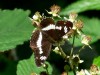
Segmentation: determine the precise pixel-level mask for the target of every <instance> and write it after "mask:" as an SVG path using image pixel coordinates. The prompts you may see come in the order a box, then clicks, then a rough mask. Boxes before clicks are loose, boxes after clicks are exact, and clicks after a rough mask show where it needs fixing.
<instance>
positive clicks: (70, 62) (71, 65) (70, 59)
mask: <svg viewBox="0 0 100 75" xmlns="http://www.w3.org/2000/svg"><path fill="white" fill-rule="evenodd" d="M74 43H75V34H74V35H73V43H72V48H71V53H70V58H69V64H70V67H71V69H72V70H73V73H74V75H76V72H75V68H74V66H73V62H72V61H73V60H72V57H73V51H74Z"/></svg>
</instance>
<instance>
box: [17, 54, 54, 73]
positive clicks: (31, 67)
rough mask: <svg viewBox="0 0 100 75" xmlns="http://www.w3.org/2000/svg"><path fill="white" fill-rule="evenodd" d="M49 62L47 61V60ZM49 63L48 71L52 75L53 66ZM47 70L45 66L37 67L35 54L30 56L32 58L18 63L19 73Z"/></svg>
mask: <svg viewBox="0 0 100 75" xmlns="http://www.w3.org/2000/svg"><path fill="white" fill-rule="evenodd" d="M46 63H47V62H46ZM47 64H48V72H49V74H50V75H52V68H51V66H50V65H49V63H47ZM42 71H46V69H44V68H43V67H39V68H38V67H37V66H36V64H35V60H34V55H32V56H31V57H30V59H26V60H22V61H20V62H19V63H18V65H17V75H32V74H33V75H34V74H38V75H39V74H40V72H42Z"/></svg>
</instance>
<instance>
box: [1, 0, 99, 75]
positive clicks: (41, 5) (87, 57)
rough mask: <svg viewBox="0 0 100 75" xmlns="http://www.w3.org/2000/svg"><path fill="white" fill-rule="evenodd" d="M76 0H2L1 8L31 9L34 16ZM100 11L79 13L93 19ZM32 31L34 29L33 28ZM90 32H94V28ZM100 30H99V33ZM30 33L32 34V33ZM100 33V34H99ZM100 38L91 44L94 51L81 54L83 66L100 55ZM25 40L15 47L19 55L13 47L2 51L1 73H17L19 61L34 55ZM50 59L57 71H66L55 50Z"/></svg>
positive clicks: (8, 74) (88, 50)
mask: <svg viewBox="0 0 100 75" xmlns="http://www.w3.org/2000/svg"><path fill="white" fill-rule="evenodd" d="M76 1H78V0H0V9H1V10H11V11H12V10H14V9H15V8H18V9H24V10H29V11H31V12H30V14H29V16H30V17H32V15H33V14H34V13H35V12H36V11H39V12H41V13H45V14H46V11H45V9H46V10H49V8H50V6H52V5H53V4H57V5H59V6H61V8H62V9H63V8H65V7H67V6H68V5H70V4H72V3H73V2H76ZM83 1H84V0H83ZM77 8H78V7H77ZM99 13H100V11H99V10H87V11H84V12H80V13H79V15H82V16H87V17H88V19H91V18H98V19H99V18H100V15H99ZM15 18H16V17H15ZM13 19H14V18H13ZM81 19H84V18H81ZM85 19H86V18H85ZM88 19H87V20H88ZM87 20H86V21H87ZM86 21H85V22H86ZM91 21H94V20H91ZM99 21H100V20H99ZM8 22H9V21H8ZM87 22H88V21H87ZM30 25H31V24H30ZM94 25H95V24H94ZM0 29H2V28H0ZM94 29H96V28H95V26H94ZM19 30H20V29H19ZM30 31H32V29H31V30H30ZM90 32H92V29H91V31H90ZM98 32H99V30H97V33H98ZM29 33H30V32H29ZM95 33H96V31H95ZM4 34H5V33H4ZM29 35H30V36H31V33H30V34H29ZM98 35H100V34H98ZM12 37H13V36H12ZM95 37H96V36H94V38H95ZM28 38H29V37H28ZM99 38H100V36H99ZM99 38H98V39H96V41H94V42H93V43H92V44H91V46H92V47H93V49H94V50H93V51H91V50H90V49H89V48H86V49H85V50H83V51H82V53H81V54H80V56H81V58H82V59H84V61H85V62H84V63H83V64H81V65H80V66H81V68H89V67H90V65H91V64H92V62H93V59H94V57H97V56H99V55H100V50H99V49H100V40H99ZM23 42H24V43H20V44H18V45H17V46H16V47H14V48H13V49H14V51H15V53H16V56H17V57H14V56H13V55H12V53H13V49H10V50H9V51H5V52H0V75H16V70H17V64H18V62H19V61H20V60H22V59H28V58H29V57H30V56H31V55H32V50H31V49H30V47H29V39H27V40H24V41H23ZM66 45H67V46H68V47H70V44H65V46H63V48H64V47H66ZM80 47H81V46H78V47H76V48H75V49H76V50H75V51H76V52H77V49H79V48H80ZM65 52H66V54H69V53H70V52H69V51H65ZM76 52H75V53H76ZM51 59H52V60H51ZM48 61H49V62H50V63H51V64H53V65H55V66H54V68H56V70H59V71H57V72H63V71H64V69H63V66H64V64H65V63H64V62H63V59H62V58H61V57H60V56H59V55H57V54H55V53H54V52H51V55H50V56H49V58H48ZM58 62H59V63H58Z"/></svg>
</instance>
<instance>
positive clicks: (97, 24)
mask: <svg viewBox="0 0 100 75" xmlns="http://www.w3.org/2000/svg"><path fill="white" fill-rule="evenodd" d="M79 19H80V20H82V21H83V24H84V27H83V29H82V31H83V33H84V34H86V35H89V36H91V38H92V40H91V42H90V43H94V42H96V41H97V40H98V39H99V38H100V31H99V30H100V20H99V19H98V18H87V17H82V16H81V17H79ZM75 45H76V46H81V45H82V44H81V38H79V39H78V38H76V39H75Z"/></svg>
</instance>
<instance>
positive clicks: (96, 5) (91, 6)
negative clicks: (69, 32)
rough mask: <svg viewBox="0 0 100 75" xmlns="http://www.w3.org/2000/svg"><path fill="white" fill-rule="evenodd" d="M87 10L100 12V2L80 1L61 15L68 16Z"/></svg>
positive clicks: (91, 0) (98, 0)
mask: <svg viewBox="0 0 100 75" xmlns="http://www.w3.org/2000/svg"><path fill="white" fill-rule="evenodd" d="M86 10H100V0H80V1H77V2H75V3H72V4H71V5H69V6H68V7H66V8H64V9H63V10H62V11H61V13H60V15H68V14H70V13H71V12H76V13H79V12H83V11H86Z"/></svg>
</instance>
